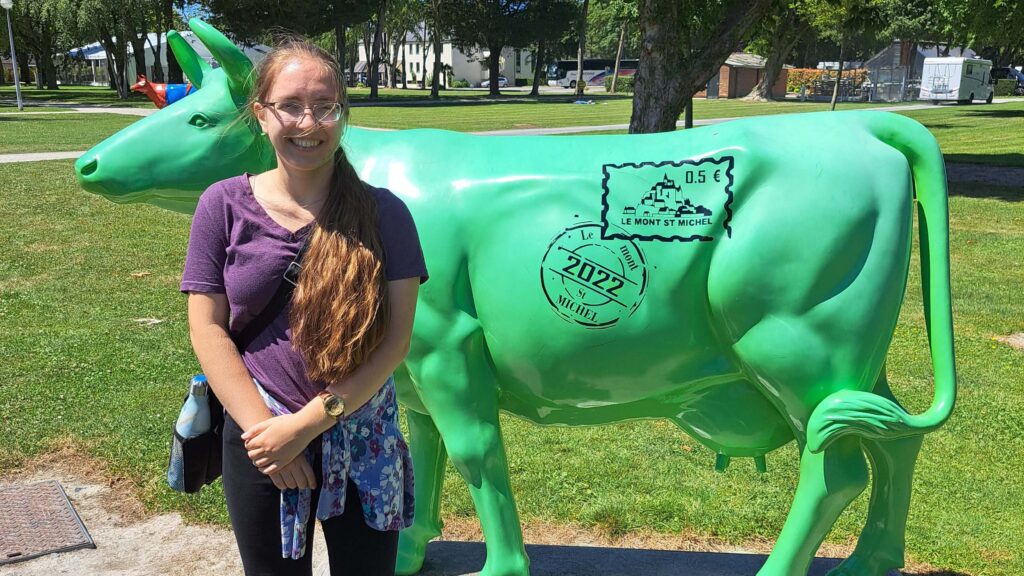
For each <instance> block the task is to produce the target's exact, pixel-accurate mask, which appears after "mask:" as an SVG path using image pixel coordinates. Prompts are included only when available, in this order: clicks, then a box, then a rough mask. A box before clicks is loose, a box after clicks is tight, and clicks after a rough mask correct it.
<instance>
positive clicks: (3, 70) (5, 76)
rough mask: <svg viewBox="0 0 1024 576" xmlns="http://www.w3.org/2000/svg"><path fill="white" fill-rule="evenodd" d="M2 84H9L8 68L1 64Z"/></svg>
mask: <svg viewBox="0 0 1024 576" xmlns="http://www.w3.org/2000/svg"><path fill="white" fill-rule="evenodd" d="M0 84H7V68H5V67H4V66H3V65H0Z"/></svg>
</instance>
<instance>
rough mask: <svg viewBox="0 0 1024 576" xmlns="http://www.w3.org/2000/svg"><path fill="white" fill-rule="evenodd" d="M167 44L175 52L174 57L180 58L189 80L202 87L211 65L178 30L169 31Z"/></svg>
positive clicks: (180, 63)
mask: <svg viewBox="0 0 1024 576" xmlns="http://www.w3.org/2000/svg"><path fill="white" fill-rule="evenodd" d="M167 45H168V46H170V47H171V52H174V57H175V58H177V59H178V64H179V65H180V66H181V71H182V72H184V73H185V76H188V81H189V82H191V83H192V85H193V86H195V87H196V88H197V89H198V88H202V86H203V74H204V73H205V72H207V71H209V70H211V68H210V65H209V64H207V63H206V61H205V60H203V59H202V57H200V56H199V53H198V52H196V49H195V48H193V47H192V45H191V44H189V43H188V41H187V40H185V39H184V38H182V37H181V34H178V32H177V31H176V30H171V31H170V32H168V33H167Z"/></svg>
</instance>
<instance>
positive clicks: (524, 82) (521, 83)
mask: <svg viewBox="0 0 1024 576" xmlns="http://www.w3.org/2000/svg"><path fill="white" fill-rule="evenodd" d="M529 85H530V80H529V79H527V78H516V86H529Z"/></svg>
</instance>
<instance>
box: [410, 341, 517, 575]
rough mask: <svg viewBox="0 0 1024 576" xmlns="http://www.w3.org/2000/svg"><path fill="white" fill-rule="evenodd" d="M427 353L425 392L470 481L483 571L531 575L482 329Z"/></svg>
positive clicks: (447, 445)
mask: <svg viewBox="0 0 1024 576" xmlns="http://www.w3.org/2000/svg"><path fill="white" fill-rule="evenodd" d="M453 344H454V345H452V346H447V345H446V346H438V347H437V348H435V350H434V351H433V352H431V353H430V354H428V355H426V356H425V357H424V358H423V362H422V364H421V369H420V378H419V381H418V385H419V395H420V398H421V399H422V401H423V404H424V406H425V407H426V408H427V410H428V411H429V412H430V414H431V416H432V417H433V421H434V424H435V425H436V426H437V430H438V432H440V435H441V438H442V440H443V441H444V445H445V448H446V450H447V452H448V457H449V458H451V461H452V464H454V465H455V468H456V469H457V470H458V471H459V474H461V475H462V478H463V479H464V480H465V481H466V484H468V485H469V492H470V495H471V496H472V497H473V504H474V506H475V507H476V512H477V516H479V518H480V527H481V528H482V529H483V533H484V541H485V544H486V547H487V561H486V562H485V563H484V567H483V570H482V571H481V572H480V574H481V575H482V576H527V575H528V574H529V560H528V559H527V557H526V549H525V548H524V546H523V535H522V529H521V527H520V525H519V514H518V512H517V511H516V503H515V500H514V499H513V497H512V487H511V485H510V484H509V477H508V463H507V461H506V457H505V445H504V443H503V441H502V436H501V426H500V424H499V421H498V389H497V383H496V381H495V378H494V374H493V373H492V371H491V369H490V364H489V363H488V362H487V359H486V354H487V352H486V349H485V343H484V340H483V335H482V332H481V331H480V330H479V329H476V330H474V331H472V333H469V334H468V335H467V336H466V337H465V339H464V340H462V341H460V342H457V343H453Z"/></svg>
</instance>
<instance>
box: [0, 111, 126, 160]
mask: <svg viewBox="0 0 1024 576" xmlns="http://www.w3.org/2000/svg"><path fill="white" fill-rule="evenodd" d="M138 119H139V117H138V116H127V115H123V114H79V113H74V112H71V113H67V112H62V113H56V114H29V115H24V116H22V115H10V114H0V134H2V135H3V136H2V137H0V154H14V153H19V152H65V151H69V150H87V149H89V148H91V147H92V146H94V145H95V144H97V143H99V142H100V141H101V140H103V139H105V138H107V137H108V136H110V135H111V134H114V133H115V132H117V131H118V130H120V129H122V128H124V127H125V126H128V125H129V124H131V123H133V122H135V121H136V120H138Z"/></svg>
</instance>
